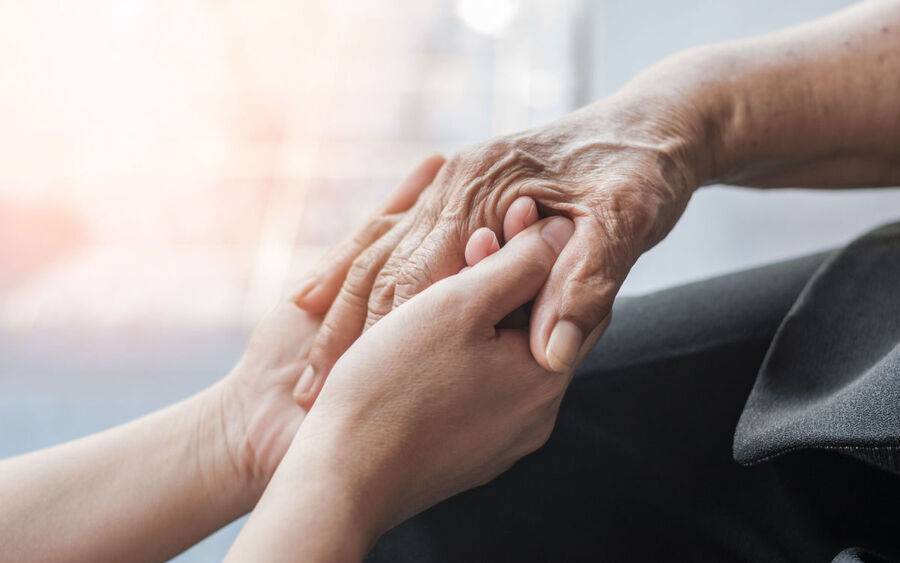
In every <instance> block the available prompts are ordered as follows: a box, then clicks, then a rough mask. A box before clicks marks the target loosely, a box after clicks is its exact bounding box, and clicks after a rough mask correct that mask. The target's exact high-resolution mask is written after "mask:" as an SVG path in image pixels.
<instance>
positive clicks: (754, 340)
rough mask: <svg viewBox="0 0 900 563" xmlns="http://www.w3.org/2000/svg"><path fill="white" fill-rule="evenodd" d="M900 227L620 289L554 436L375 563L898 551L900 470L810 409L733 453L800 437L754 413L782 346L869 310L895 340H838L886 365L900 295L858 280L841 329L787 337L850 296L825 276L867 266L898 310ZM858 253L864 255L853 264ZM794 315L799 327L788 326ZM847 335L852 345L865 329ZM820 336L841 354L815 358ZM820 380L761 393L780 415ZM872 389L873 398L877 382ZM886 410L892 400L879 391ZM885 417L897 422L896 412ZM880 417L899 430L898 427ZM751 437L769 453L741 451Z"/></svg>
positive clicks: (422, 520) (817, 557)
mask: <svg viewBox="0 0 900 563" xmlns="http://www.w3.org/2000/svg"><path fill="white" fill-rule="evenodd" d="M897 230H898V229H897V227H893V228H890V229H887V230H882V231H881V234H878V235H872V236H870V237H867V238H866V239H863V240H873V241H874V240H876V239H877V240H882V239H883V240H884V241H885V242H884V243H883V244H882V243H875V244H870V243H868V242H863V241H860V242H858V243H854V245H853V246H859V248H860V250H861V252H862V254H868V253H870V252H871V254H870V255H869V256H870V257H869V258H865V259H863V258H858V259H857V262H854V263H853V264H851V263H848V262H846V261H845V260H844V259H842V258H841V256H846V255H847V251H846V250H845V251H840V252H838V253H825V254H820V255H816V256H811V257H806V258H801V259H797V260H791V261H788V262H784V263H779V264H773V265H770V266H766V267H762V268H756V269H753V270H748V271H745V272H739V273H736V274H731V275H728V276H722V277H719V278H715V279H711V280H707V281H703V282H699V283H694V284H689V285H686V286H682V287H677V288H672V289H669V290H665V291H661V292H658V293H654V294H651V295H647V296H643V297H637V298H631V299H620V300H618V302H617V303H616V307H615V309H614V314H613V321H612V324H611V325H610V328H609V330H608V331H607V334H606V335H605V336H604V337H603V339H602V340H601V341H600V343H599V344H598V346H597V347H596V348H595V349H594V350H593V351H592V352H591V353H590V354H589V355H588V357H587V358H586V360H585V362H584V363H583V364H582V366H581V367H580V368H579V369H578V371H577V373H576V375H575V378H574V380H573V381H572V384H571V386H570V387H569V391H568V393H567V394H566V397H565V399H564V401H563V403H562V406H561V408H560V413H559V417H558V420H557V423H556V428H555V430H554V432H553V435H552V436H551V437H550V440H549V441H548V443H547V445H546V446H544V447H543V448H541V449H540V450H538V451H537V452H536V453H534V454H532V455H530V456H528V457H526V458H524V459H523V460H521V461H520V462H519V463H517V464H516V465H515V466H513V467H512V468H511V469H510V470H509V471H507V472H506V473H504V474H503V475H501V476H500V477H498V478H497V479H495V480H494V481H492V482H491V483H489V484H487V485H485V486H482V487H479V488H477V489H474V490H471V491H467V492H465V493H462V494H460V495H457V496H455V497H453V498H451V499H448V500H447V501H445V502H443V503H441V504H439V505H437V506H435V507H433V508H431V509H430V510H427V511H425V512H423V513H422V514H419V515H418V516H416V517H414V518H412V519H410V520H409V521H407V522H405V523H403V524H401V525H400V526H398V527H397V528H395V529H393V530H391V531H390V532H388V533H387V534H385V536H384V537H382V538H381V540H380V541H379V542H378V543H377V545H376V546H375V548H374V549H373V551H372V552H371V553H370V555H369V560H370V561H415V562H439V561H440V562H445V561H447V562H451V561H491V562H493V561H525V562H529V561H567V562H568V561H766V562H770V561H772V562H780V561H830V560H832V558H836V557H837V556H838V554H839V553H840V554H842V555H840V557H843V558H844V559H843V560H845V561H846V560H851V561H852V560H862V561H870V560H871V561H875V560H880V559H876V558H875V557H876V556H875V555H873V554H875V553H878V554H883V556H884V557H888V558H898V557H900V525H898V520H897V516H896V514H897V509H896V507H898V506H900V477H898V476H897V475H896V474H894V473H891V472H889V471H885V470H883V469H881V468H879V467H876V466H873V465H871V464H869V463H862V462H860V461H858V460H857V459H855V458H852V457H848V456H846V455H843V454H842V453H840V452H838V451H836V450H833V449H821V448H817V449H816V448H807V447H804V445H805V444H807V443H805V442H803V439H804V437H815V438H816V439H818V437H819V436H820V434H818V433H817V432H820V431H819V430H818V427H817V424H816V421H815V420H813V419H809V420H805V421H804V423H805V424H807V430H806V431H805V432H802V433H797V434H796V435H793V434H790V433H788V435H789V436H791V439H794V440H796V441H795V442H792V443H791V445H793V446H799V447H797V448H796V449H795V450H794V451H792V452H791V453H790V454H787V455H782V456H778V457H776V458H773V459H771V460H769V461H767V462H765V463H756V464H754V465H752V466H745V465H741V464H739V463H736V462H735V460H734V458H733V457H732V451H733V449H734V451H737V452H738V455H739V456H741V459H742V460H746V461H752V460H754V459H757V460H761V459H763V458H765V457H766V456H767V455H771V454H774V453H776V452H779V451H788V450H789V449H790V446H788V447H786V448H784V449H779V448H780V447H781V446H784V445H786V444H788V443H789V442H786V441H783V442H774V441H773V442H766V441H765V439H763V440H759V441H755V440H754V439H753V437H754V436H757V435H759V436H762V435H764V433H765V429H766V428H767V426H766V422H767V416H766V415H762V414H760V413H761V411H760V410H756V411H753V409H757V408H758V407H757V405H759V404H760V403H756V402H755V401H758V399H756V398H755V397H757V396H758V394H759V393H762V392H763V390H762V389H765V390H766V391H767V392H768V389H769V386H768V385H767V384H766V383H765V382H760V383H757V380H758V379H760V381H762V378H761V377H760V378H758V377H757V376H758V374H759V373H760V369H761V366H763V364H764V361H765V364H766V368H765V370H764V374H763V375H765V376H766V377H771V376H774V375H775V373H776V372H774V371H772V365H773V363H772V358H773V357H777V358H782V357H784V358H787V357H791V358H792V361H795V362H800V363H801V364H802V363H803V362H806V361H808V360H807V359H806V358H808V357H809V355H810V354H811V355H814V356H816V357H818V358H821V357H829V358H830V356H834V355H835V354H833V353H832V352H833V350H832V349H836V347H837V346H839V345H840V341H841V338H842V336H841V335H842V333H844V334H846V330H844V329H842V328H841V327H842V326H850V325H849V323H850V321H851V320H852V321H854V324H853V325H852V326H854V327H857V326H863V327H865V326H866V321H867V318H869V317H874V320H873V323H874V324H873V325H871V326H878V327H881V328H880V329H878V330H875V329H872V330H869V329H868V328H865V329H863V330H864V332H862V333H861V334H864V335H865V336H866V338H868V339H875V340H877V341H878V342H881V343H882V344H883V346H880V347H872V348H870V347H868V346H867V345H866V344H867V342H862V343H861V344H862V346H861V347H859V348H858V350H859V351H857V348H854V347H852V346H844V347H842V348H841V349H842V350H847V349H848V348H849V352H848V355H849V357H852V358H855V359H856V361H857V362H858V363H851V364H850V365H852V366H856V367H858V366H861V365H870V366H874V365H876V364H878V363H879V360H878V359H879V358H882V357H884V354H883V352H885V351H887V350H892V349H893V348H892V347H888V346H887V344H885V343H884V335H886V334H893V335H894V338H896V334H897V332H896V330H897V328H896V325H897V324H898V323H900V320H898V317H897V316H896V315H894V317H893V319H894V320H893V321H892V320H891V319H890V318H888V317H886V316H884V315H882V313H883V312H885V311H887V310H888V309H889V308H890V307H891V305H890V304H889V303H886V302H884V301H882V304H881V305H880V306H874V307H870V306H869V305H868V304H866V305H862V304H861V305H860V309H854V307H853V303H854V302H859V303H862V301H868V298H865V297H863V296H862V295H861V294H860V293H859V292H858V291H856V292H852V291H851V292H848V294H847V295H846V299H847V300H848V306H847V307H845V308H844V309H843V310H844V311H845V314H844V316H845V317H849V318H844V319H833V318H831V316H826V317H825V318H823V319H821V323H822V324H821V326H820V327H819V328H818V331H819V332H822V331H823V330H827V332H828V333H829V336H830V338H829V339H827V340H825V339H823V338H822V337H816V336H815V335H814V334H808V335H807V334H802V335H798V338H799V337H800V336H802V337H804V338H807V337H808V338H807V339H806V340H804V342H805V344H804V346H807V347H808V348H806V350H807V351H808V354H797V355H796V356H794V355H791V354H788V352H790V350H784V351H783V352H782V351H777V350H776V348H782V347H784V346H787V345H789V343H790V341H786V340H784V338H783V335H784V334H785V333H786V332H792V330H791V329H790V327H789V325H790V324H791V323H792V322H793V321H792V320H791V319H793V318H794V317H795V316H797V315H795V313H796V312H797V311H806V310H812V311H815V310H816V309H818V308H820V307H821V308H823V309H827V308H828V307H830V306H831V303H815V302H813V301H810V299H813V298H814V297H815V298H816V299H819V297H818V296H819V295H824V296H825V299H826V300H828V301H829V302H831V301H839V300H837V299H836V297H835V296H834V293H833V292H826V293H824V294H823V293H820V292H819V291H815V292H813V290H812V289H810V288H811V287H812V286H814V285H815V286H819V285H820V284H822V283H823V282H822V281H817V280H832V281H831V282H829V283H828V284H827V285H828V286H829V287H832V286H833V287H840V286H842V285H843V283H844V282H841V281H840V278H847V279H850V280H853V279H855V278H857V277H859V276H860V275H862V276H863V277H866V278H869V279H866V281H865V283H867V284H869V283H871V284H874V285H875V286H876V289H878V291H879V293H878V295H880V296H881V297H880V299H882V300H887V301H891V300H892V301H891V302H892V303H893V304H894V305H893V306H894V307H896V299H897V297H896V296H893V295H892V294H891V292H890V291H887V289H888V288H890V287H893V286H892V285H891V282H893V281H894V280H897V279H898V277H897V271H898V270H897V267H896V263H895V262H894V265H893V266H890V265H889V264H882V263H881V262H882V261H883V260H884V259H885V258H884V257H885V256H896V254H892V253H891V252H888V250H885V248H884V247H885V245H887V246H891V245H893V249H894V250H893V252H894V253H895V252H896V251H897V248H898V247H900V239H898V237H897V234H896V233H897ZM867 249H868V250H867ZM854 264H856V266H854ZM859 265H862V266H864V267H862V269H861V270H859V272H857V270H856V269H855V268H856V267H859ZM835 267H837V268H838V269H839V271H840V272H842V274H841V275H840V276H837V277H836V278H834V279H833V278H832V277H831V275H830V274H829V272H830V271H832V270H833V269H834V268H835ZM882 275H885V276H886V277H885V278H883V279H881V280H880V281H878V280H873V279H871V278H879V277H880V276H882ZM891 277H893V279H890V278H891ZM851 283H853V282H851ZM879 284H883V285H879ZM834 291H836V290H834ZM854 300H859V301H854ZM873 308H874V310H871V309H873ZM893 310H895V311H896V309H893ZM848 311H849V312H848ZM803 316H804V317H805V315H803ZM786 318H788V321H787V322H786V321H785V319H786ZM782 324H785V326H788V327H789V328H779V327H780V326H781V325H782ZM885 325H887V326H885ZM828 327H830V328H828ZM807 330H809V331H812V329H807ZM778 331H780V332H779V336H778V338H775V336H776V332H778ZM832 337H833V338H832ZM847 337H848V338H850V339H852V341H857V343H858V338H857V337H856V335H848V336H847ZM835 341H837V343H835ZM773 342H774V343H775V344H776V346H773ZM819 342H822V343H826V344H825V345H826V346H828V347H829V348H830V349H829V350H820V351H819V352H818V355H816V354H817V352H816V351H817V343H819ZM858 344H859V343H858ZM770 349H771V350H770ZM873 350H874V351H873ZM861 351H865V353H866V355H867V356H868V358H869V360H871V361H869V360H866V359H865V358H863V357H862V356H861V355H860V354H861ZM783 354H784V355H783ZM838 359H839V358H838ZM816 361H818V360H816ZM834 361H836V360H835V359H829V362H819V364H818V365H819V366H820V367H819V368H817V369H822V370H825V369H829V370H833V369H834V368H833V367H832V366H833V365H835V364H834V363H833V362H834ZM778 365H779V366H782V365H783V364H781V363H779V364H778ZM779 369H781V368H780V367H779ZM814 371H815V370H806V369H805V368H804V367H803V366H800V368H799V371H798V372H797V373H800V374H807V377H808V376H810V375H812V374H814ZM786 372H791V370H790V369H789V368H786ZM778 373H784V372H783V371H779V372H778ZM829 373H832V371H829ZM854 373H861V374H864V373H868V372H867V371H866V370H859V369H857V370H855V371H854ZM786 377H795V375H794V374H793V373H789V375H788V376H786ZM894 377H895V380H894V381H893V387H891V389H896V378H897V377H900V374H898V373H897V372H894ZM865 381H867V382H870V383H871V382H875V381H877V380H876V379H866V380H865ZM754 386H756V390H755V391H754V398H752V399H751V400H750V404H749V405H748V409H747V412H748V413H753V412H755V413H756V414H755V415H754V414H745V415H743V418H744V420H745V422H743V423H742V425H741V430H740V432H739V435H738V440H737V445H735V444H736V442H735V426H736V424H737V422H738V419H739V418H741V417H742V412H743V411H744V408H745V404H746V403H747V402H748V396H749V395H750V394H751V389H753V388H754ZM819 389H821V388H820V387H819V386H818V384H817V382H812V383H810V382H808V381H807V382H804V383H798V384H796V385H785V386H783V387H776V388H775V389H774V390H773V391H772V392H769V393H767V394H766V395H765V397H766V398H765V400H763V401H762V403H765V404H766V405H768V406H769V407H770V408H771V410H770V411H768V412H770V413H771V416H772V417H776V418H777V417H778V416H779V415H780V414H779V413H782V412H785V411H781V410H778V408H781V407H786V408H788V409H789V411H790V412H801V413H805V412H806V411H803V409H802V408H798V407H802V406H803V405H808V404H816V399H817V398H818V397H820V396H822V394H821V393H820V391H819ZM828 389H833V388H832V387H829V388H828ZM811 390H814V391H815V392H814V393H812V394H810V393H809V392H810V391H811ZM871 391H872V392H873V393H872V394H873V396H878V393H877V391H878V390H877V389H872V390H871ZM778 393H781V395H778ZM838 394H840V393H838ZM888 402H889V401H888ZM826 403H827V401H826ZM842 404H843V405H844V406H845V407H846V408H856V409H860V411H859V412H856V413H850V412H847V413H843V414H842V415H841V414H835V411H830V412H831V413H832V416H833V418H834V420H838V421H840V420H843V421H858V422H859V426H860V427H865V426H866V425H867V422H866V421H867V420H868V419H867V412H869V407H868V406H867V405H866V404H865V403H864V402H859V401H855V402H854V401H850V402H844V403H842ZM876 404H877V405H883V406H884V407H885V408H886V407H887V403H885V402H877V403H876ZM894 405H897V406H895V407H894V410H893V411H890V412H894V413H896V412H898V408H900V405H898V403H896V402H895V403H894ZM776 407H778V408H776ZM879 408H882V407H879ZM882 415H883V416H882ZM879 416H880V420H882V421H887V420H890V415H889V413H879ZM801 418H802V417H801ZM778 427H779V428H781V426H778ZM837 427H839V428H850V429H852V428H854V426H853V425H852V424H843V425H838V426H837ZM879 427H880V428H881V429H882V430H883V431H884V433H885V434H886V433H889V432H890V427H889V425H887V424H881V423H879ZM857 431H858V430H857ZM782 432H783V431H782ZM832 435H836V434H835V433H833V432H832ZM896 435H897V434H895V436H896ZM773 436H776V437H780V436H782V434H777V433H776V434H773ZM882 436H883V434H882ZM745 437H746V438H749V439H748V440H747V443H750V444H753V447H754V448H756V449H754V450H753V451H754V452H756V453H760V454H761V455H760V457H759V458H754V457H752V456H751V455H747V456H746V457H744V456H743V452H744V451H745V450H744V449H743V448H742V444H744V443H745V442H744V440H745V439H746V438H745ZM835 443H837V442H835ZM773 444H776V447H773ZM808 444H815V442H813V441H810V442H808ZM856 445H866V443H865V442H864V441H863V442H859V443H857V444H856ZM868 445H872V444H868ZM748 451H749V450H748ZM849 548H855V549H849ZM838 560H839V561H840V560H841V559H840V558H838Z"/></svg>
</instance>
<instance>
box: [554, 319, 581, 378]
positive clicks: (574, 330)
mask: <svg viewBox="0 0 900 563" xmlns="http://www.w3.org/2000/svg"><path fill="white" fill-rule="evenodd" d="M583 342H584V336H582V334H581V329H579V328H578V327H577V326H576V325H575V323H573V322H572V321H567V320H561V321H559V322H557V323H556V326H555V327H553V332H551V333H550V340H549V341H548V342H547V364H549V366H550V369H552V370H553V371H556V372H565V371H569V370H570V369H572V367H573V365H574V364H575V358H576V357H577V356H578V351H579V350H580V349H581V344H582V343H583Z"/></svg>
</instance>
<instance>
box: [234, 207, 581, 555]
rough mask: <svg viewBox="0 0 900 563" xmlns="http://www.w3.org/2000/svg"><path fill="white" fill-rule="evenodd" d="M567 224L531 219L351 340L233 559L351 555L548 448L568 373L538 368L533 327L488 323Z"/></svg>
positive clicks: (549, 253) (535, 272)
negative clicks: (497, 246)
mask: <svg viewBox="0 0 900 563" xmlns="http://www.w3.org/2000/svg"><path fill="white" fill-rule="evenodd" d="M573 231H574V224H573V223H572V222H571V221H569V220H568V219H564V218H560V217H555V218H550V219H546V220H543V221H541V222H539V223H537V224H534V225H532V226H531V227H529V228H527V229H526V230H525V231H523V232H521V233H519V234H518V235H517V236H515V238H513V240H512V241H511V242H509V243H508V244H507V245H505V246H504V247H503V248H502V249H500V250H499V251H494V253H493V254H491V255H489V256H487V257H486V258H484V259H483V260H482V261H481V262H479V263H477V264H475V265H474V266H473V267H471V268H468V269H467V270H465V271H463V272H461V273H458V274H457V275H454V276H452V277H449V278H447V279H444V280H442V281H441V282H438V283H437V284H434V285H433V286H431V287H430V288H428V289H427V290H425V291H424V292H422V293H421V294H420V295H417V296H416V297H415V298H413V299H411V300H410V301H409V302H407V303H405V304H404V305H403V306H401V307H399V308H398V309H397V310H395V311H394V312H393V313H391V315H389V316H387V317H386V318H385V319H384V320H382V321H381V322H380V323H378V324H377V325H375V326H374V327H373V328H372V329H371V330H369V331H367V332H366V334H364V335H363V336H362V337H361V338H360V339H359V340H357V341H356V342H355V343H354V344H353V346H351V348H350V349H349V350H348V351H347V353H346V354H344V355H343V356H342V357H341V359H340V360H339V361H338V363H337V364H336V365H335V368H334V370H333V371H332V373H331V375H330V376H329V378H328V380H327V382H326V384H325V386H324V388H323V389H322V393H321V395H320V396H319V398H318V400H317V401H316V405H315V407H314V408H313V409H312V410H311V411H310V413H309V415H308V416H307V418H306V420H305V421H304V422H303V425H302V426H301V428H300V431H299V432H298V433H297V435H296V437H295V439H294V441H293V443H292V444H291V447H290V450H289V451H288V453H287V455H286V456H285V460H284V461H283V462H282V464H281V466H280V467H279V468H278V470H277V471H276V474H275V476H274V477H273V479H272V482H271V483H270V485H269V487H268V488H267V490H266V493H265V494H264V495H263V498H262V499H261V500H260V503H259V505H258V506H257V508H256V510H254V512H253V515H252V516H251V518H250V521H249V522H248V523H247V525H246V526H245V527H244V529H243V530H242V532H241V534H240V536H239V537H238V539H237V541H236V542H235V544H234V546H232V550H231V552H230V553H229V556H228V558H227V560H228V561H244V560H247V561H249V560H259V559H260V558H262V559H264V560H267V561H282V560H284V561H288V560H302V561H342V560H354V559H359V558H361V557H362V556H363V555H364V554H365V552H366V551H367V550H368V548H369V547H370V546H371V544H372V543H373V542H374V541H375V539H376V538H377V537H378V536H379V535H380V534H381V533H383V532H384V531H385V530H387V529H388V528H390V527H392V526H393V525H395V524H397V523H399V522H400V521H402V520H403V519H405V518H408V517H409V516H411V515H413V514H416V513H417V512H419V511H421V510H423V509H425V508H427V507H428V506H431V505H432V504H434V503H436V502H439V501H440V500H442V499H444V498H447V497H448V496H451V495H453V494H455V493H457V492H460V491H463V490H465V489H468V488H471V487H473V486H476V485H479V484H482V483H486V482H487V481H489V480H491V479H493V478H494V477H495V476H496V475H498V474H499V473H501V472H503V471H504V470H506V469H507V468H508V467H509V466H510V465H512V464H513V463H514V462H515V461H516V460H518V459H519V458H520V457H522V456H523V455H526V454H527V453H530V452H532V451H534V450H535V449H537V448H539V447H540V446H541V445H543V443H544V442H545V441H546V439H547V437H548V436H549V435H550V432H551V431H552V429H553V425H554V422H555V420H556V414H557V411H558V409H559V404H560V402H561V400H562V396H563V393H564V392H565V389H566V387H567V385H568V383H569V380H570V378H571V372H566V373H555V372H550V371H547V370H545V369H544V368H543V367H542V366H540V365H539V364H538V363H537V362H536V361H535V360H534V359H533V357H532V355H531V353H530V352H529V344H528V332H527V330H522V329H504V328H497V327H496V325H497V324H498V323H499V322H500V321H501V320H502V319H504V318H505V317H507V316H508V315H509V314H510V313H511V312H513V311H514V310H516V309H517V308H518V307H520V306H522V305H524V304H526V303H527V302H529V301H531V300H532V299H534V297H535V296H536V295H537V292H538V291H539V290H540V288H541V286H542V285H543V283H544V280H545V279H546V277H547V276H548V275H549V273H550V271H551V269H552V267H553V264H554V263H555V262H556V260H557V257H558V255H559V253H560V252H562V251H563V249H564V248H565V247H566V243H567V242H568V240H569V238H570V237H571V235H572V233H573ZM483 243H484V240H483V239H480V240H473V241H472V244H471V246H472V247H474V246H479V245H482V244H483ZM483 248H487V249H488V250H491V249H492V246H491V245H490V244H488V245H486V246H484V247H483ZM436 315H439V316H440V318H441V322H439V323H436V322H434V319H435V316H436ZM361 381H364V382H365V384H364V385H360V382H361Z"/></svg>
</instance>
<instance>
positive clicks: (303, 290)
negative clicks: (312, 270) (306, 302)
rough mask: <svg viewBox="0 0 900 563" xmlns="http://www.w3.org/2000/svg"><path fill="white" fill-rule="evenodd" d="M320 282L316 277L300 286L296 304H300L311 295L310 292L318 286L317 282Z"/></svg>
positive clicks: (295, 300) (295, 295) (295, 296)
mask: <svg viewBox="0 0 900 563" xmlns="http://www.w3.org/2000/svg"><path fill="white" fill-rule="evenodd" d="M317 281H318V280H317V279H316V278H315V276H313V277H311V278H309V279H307V280H306V281H304V282H303V283H302V284H301V285H300V289H298V290H297V293H295V294H294V303H297V304H300V302H301V301H303V299H304V298H305V297H306V296H307V295H308V294H309V292H310V291H311V290H312V288H314V287H315V286H316V282H317Z"/></svg>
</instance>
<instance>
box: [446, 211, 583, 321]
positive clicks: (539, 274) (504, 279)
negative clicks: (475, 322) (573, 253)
mask: <svg viewBox="0 0 900 563" xmlns="http://www.w3.org/2000/svg"><path fill="white" fill-rule="evenodd" d="M574 231H575V225H574V224H573V223H572V221H570V220H569V219H566V218H564V217H551V218H549V219H545V220H543V221H539V222H537V223H535V224H534V225H532V226H531V227H529V228H528V229H526V230H525V231H523V232H522V233H521V234H519V235H518V236H516V237H515V238H514V239H513V240H511V241H510V242H509V243H507V244H506V246H504V247H503V248H501V249H500V250H498V251H497V252H495V253H494V254H492V255H490V256H488V257H487V258H485V259H483V260H482V261H481V262H479V263H478V264H476V265H475V266H474V267H472V268H470V269H468V270H466V271H464V272H462V273H460V274H459V275H458V276H456V278H457V279H456V280H454V282H456V283H458V284H460V285H461V290H462V291H463V292H464V293H465V295H466V300H467V301H469V302H470V305H471V306H472V307H474V308H475V310H477V311H479V312H480V313H481V316H480V318H483V319H484V320H485V321H486V322H490V324H491V326H493V325H496V324H497V323H499V322H500V321H501V320H503V318H504V317H506V316H507V315H509V314H510V313H512V312H513V311H514V310H516V309H517V308H518V307H521V306H522V305H524V304H526V303H528V302H529V301H531V300H533V299H534V298H535V296H536V295H537V293H538V291H540V289H541V286H543V285H544V282H545V281H546V279H547V276H548V275H549V274H550V271H551V270H552V269H553V264H554V263H555V262H556V259H557V257H558V256H559V254H560V252H562V251H563V248H565V246H566V243H567V242H568V241H569V238H570V237H571V236H572V233H573V232H574Z"/></svg>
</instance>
